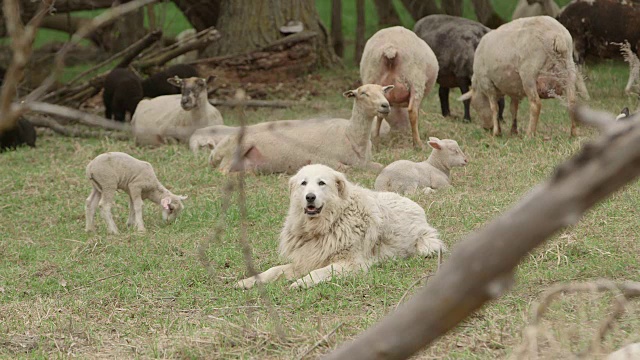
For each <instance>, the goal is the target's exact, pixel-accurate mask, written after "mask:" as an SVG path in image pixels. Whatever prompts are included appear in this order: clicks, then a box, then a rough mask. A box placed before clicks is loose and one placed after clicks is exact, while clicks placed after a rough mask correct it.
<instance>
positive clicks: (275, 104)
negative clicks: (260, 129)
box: [209, 99, 302, 108]
mask: <svg viewBox="0 0 640 360" xmlns="http://www.w3.org/2000/svg"><path fill="white" fill-rule="evenodd" d="M209 104H211V105H213V106H230V107H235V106H246V107H268V108H288V107H292V106H295V105H300V104H302V103H301V102H299V101H286V100H242V101H237V100H218V99H209Z"/></svg>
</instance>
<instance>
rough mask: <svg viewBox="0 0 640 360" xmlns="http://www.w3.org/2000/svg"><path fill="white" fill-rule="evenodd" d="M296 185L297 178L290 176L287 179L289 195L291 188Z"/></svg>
mask: <svg viewBox="0 0 640 360" xmlns="http://www.w3.org/2000/svg"><path fill="white" fill-rule="evenodd" d="M297 183H298V177H297V176H295V175H294V176H292V177H290V178H289V194H291V193H292V192H293V188H294V187H295V186H296V184H297Z"/></svg>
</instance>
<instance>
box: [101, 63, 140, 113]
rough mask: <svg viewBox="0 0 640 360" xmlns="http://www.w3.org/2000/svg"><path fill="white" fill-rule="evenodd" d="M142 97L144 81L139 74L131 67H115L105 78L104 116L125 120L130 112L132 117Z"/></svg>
mask: <svg viewBox="0 0 640 360" xmlns="http://www.w3.org/2000/svg"><path fill="white" fill-rule="evenodd" d="M142 97H143V93H142V83H141V82H140V78H139V77H138V75H136V74H135V73H134V72H133V71H131V70H129V69H124V68H116V69H113V70H111V72H110V73H109V75H107V77H106V78H105V80H104V91H103V92H102V102H103V103H104V116H105V117H106V118H107V119H115V120H116V121H125V119H126V114H127V113H128V114H129V118H132V117H133V114H134V113H135V111H136V107H137V106H138V103H139V102H140V100H142Z"/></svg>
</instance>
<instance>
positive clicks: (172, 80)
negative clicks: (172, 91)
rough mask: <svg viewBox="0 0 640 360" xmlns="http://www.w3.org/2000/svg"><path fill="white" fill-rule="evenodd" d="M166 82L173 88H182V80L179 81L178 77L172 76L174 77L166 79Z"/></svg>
mask: <svg viewBox="0 0 640 360" xmlns="http://www.w3.org/2000/svg"><path fill="white" fill-rule="evenodd" d="M167 82H168V83H169V84H171V85H173V86H176V87H182V79H180V78H179V77H178V75H176V76H174V77H172V78H168V79H167Z"/></svg>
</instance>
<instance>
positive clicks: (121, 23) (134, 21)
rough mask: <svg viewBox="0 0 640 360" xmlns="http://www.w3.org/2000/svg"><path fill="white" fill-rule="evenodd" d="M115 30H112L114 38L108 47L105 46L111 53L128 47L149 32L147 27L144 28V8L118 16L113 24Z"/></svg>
mask: <svg viewBox="0 0 640 360" xmlns="http://www.w3.org/2000/svg"><path fill="white" fill-rule="evenodd" d="M113 30H114V31H112V32H111V34H112V36H113V40H112V41H111V43H110V44H107V45H108V47H107V48H104V50H105V51H107V52H109V53H116V52H118V51H121V50H123V49H126V48H127V47H129V45H131V44H133V43H135V42H136V41H138V39H140V38H142V37H143V36H145V34H146V33H147V29H145V28H144V8H140V9H138V10H136V11H132V12H131V13H129V14H126V15H124V16H121V17H120V18H118V19H117V20H116V21H115V23H114V24H113Z"/></svg>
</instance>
